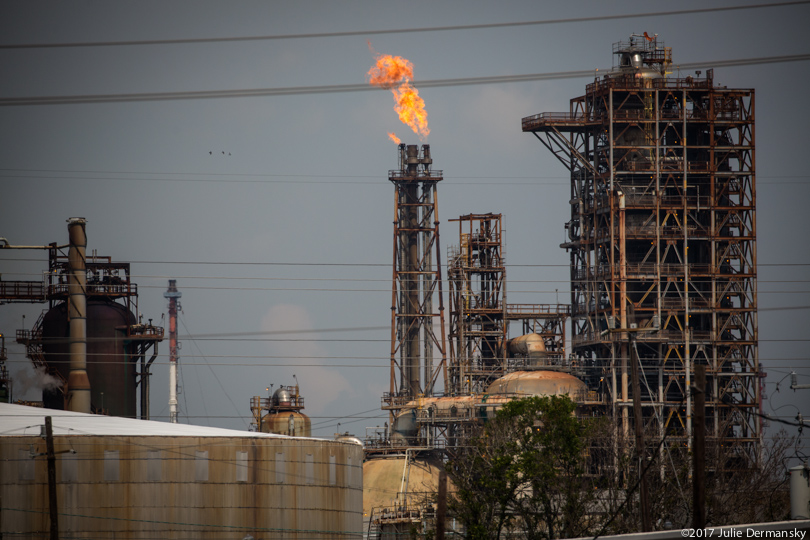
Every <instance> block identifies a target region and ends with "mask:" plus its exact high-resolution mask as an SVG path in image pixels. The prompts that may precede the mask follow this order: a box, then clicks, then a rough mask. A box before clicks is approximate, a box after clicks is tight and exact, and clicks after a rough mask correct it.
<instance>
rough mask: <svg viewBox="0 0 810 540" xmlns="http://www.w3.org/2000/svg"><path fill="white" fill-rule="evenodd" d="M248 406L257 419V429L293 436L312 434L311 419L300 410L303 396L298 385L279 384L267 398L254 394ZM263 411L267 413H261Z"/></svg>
mask: <svg viewBox="0 0 810 540" xmlns="http://www.w3.org/2000/svg"><path fill="white" fill-rule="evenodd" d="M250 408H251V411H252V412H253V417H254V418H256V419H257V420H258V421H257V422H256V423H257V426H256V427H257V430H258V431H261V432H263V433H277V434H279V435H289V436H295V437H309V436H311V434H312V420H310V418H309V416H307V415H306V414H304V413H302V412H301V410H302V409H303V408H304V398H303V397H302V396H301V395H300V393H299V391H298V385H295V386H280V387H279V388H278V390H276V391H275V392H274V393H273V395H272V397H270V398H269V399H263V398H261V397H260V396H254V397H253V399H252V400H251V406H250ZM264 411H267V414H263V412H264Z"/></svg>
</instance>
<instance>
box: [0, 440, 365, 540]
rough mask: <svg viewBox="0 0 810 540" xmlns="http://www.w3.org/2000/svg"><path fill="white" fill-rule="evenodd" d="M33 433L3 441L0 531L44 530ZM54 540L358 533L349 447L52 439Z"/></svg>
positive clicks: (43, 491)
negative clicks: (55, 511) (56, 538)
mask: <svg viewBox="0 0 810 540" xmlns="http://www.w3.org/2000/svg"><path fill="white" fill-rule="evenodd" d="M32 448H33V451H34V453H35V454H38V453H44V452H45V442H44V440H43V439H41V438H40V437H30V436H26V437H17V436H14V437H2V438H0V459H1V460H2V462H1V463H2V486H0V494H1V495H2V507H1V508H2V510H0V512H2V514H0V531H1V532H2V535H3V538H18V537H19V538H37V537H42V538H47V537H48V532H49V517H48V516H49V508H48V484H47V460H46V458H45V456H44V455H43V456H39V457H36V458H34V459H32V458H30V457H29V455H30V452H31V449H32ZM70 449H74V450H76V453H75V454H72V453H62V454H58V455H57V456H56V481H57V494H58V495H57V497H58V508H59V530H60V533H61V537H62V538H71V537H81V538H94V539H95V538H98V539H101V538H104V539H110V538H116V539H125V538H127V539H128V538H131V539H144V540H145V539H157V538H160V539H164V538H165V539H170V538H171V539H191V538H194V539H220V538H222V539H225V538H228V539H242V538H244V537H245V536H246V535H248V534H250V535H252V536H253V537H255V538H256V539H260V538H262V539H270V538H287V539H301V540H303V539H319V538H346V539H350V538H360V537H361V536H362V503H363V467H362V465H363V452H362V448H361V447H360V446H359V445H357V444H351V443H344V442H338V441H326V440H318V439H300V438H299V439H292V438H291V439H287V438H277V439H276V438H274V439H268V438H252V437H161V436H143V437H121V436H81V435H76V436H73V435H71V436H56V437H55V451H56V452H57V453H58V452H60V451H66V450H70Z"/></svg>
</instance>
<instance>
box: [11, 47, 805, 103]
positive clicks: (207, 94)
mask: <svg viewBox="0 0 810 540" xmlns="http://www.w3.org/2000/svg"><path fill="white" fill-rule="evenodd" d="M806 60H810V54H794V55H781V56H762V57H756V58H740V59H736V60H714V61H705V62H687V63H682V64H679V65H677V66H673V67H675V68H677V69H682V70H693V69H704V68H715V67H732V66H749V65H759V64H775V63H782V62H803V61H806ZM595 73H598V71H597V70H592V69H588V70H579V71H557V72H547V73H531V74H525V75H498V76H486V77H463V78H456V79H433V80H425V81H413V85H414V86H416V87H418V88H440V87H450V86H470V85H481V84H506V83H518V82H534V81H545V80H554V79H578V78H584V77H594V74H595ZM381 90H382V91H384V90H385V89H380V88H377V87H375V86H371V85H369V84H365V83H363V84H332V85H318V86H287V87H277V88H250V89H238V90H196V91H182V92H141V93H123V94H85V95H72V96H66V95H62V96H38V97H6V98H0V107H13V106H28V105H78V104H97V103H124V102H139V101H175V100H188V99H216V98H245V97H268V96H290V95H307V94H335V93H345V92H368V91H381Z"/></svg>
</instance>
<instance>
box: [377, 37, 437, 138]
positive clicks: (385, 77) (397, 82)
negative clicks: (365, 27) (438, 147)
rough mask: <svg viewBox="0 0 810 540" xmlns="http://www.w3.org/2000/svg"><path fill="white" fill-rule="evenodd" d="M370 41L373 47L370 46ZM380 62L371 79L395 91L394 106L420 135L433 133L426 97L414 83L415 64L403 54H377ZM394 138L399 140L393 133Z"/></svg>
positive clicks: (406, 122)
mask: <svg viewBox="0 0 810 540" xmlns="http://www.w3.org/2000/svg"><path fill="white" fill-rule="evenodd" d="M370 47H371V46H370V44H369V48H370ZM375 58H376V63H375V64H374V66H372V68H371V69H370V70H368V78H369V81H368V82H369V83H370V84H372V85H374V86H379V87H380V88H387V89H389V90H391V92H392V93H393V94H394V101H395V102H396V105H394V110H395V111H397V114H398V115H399V119H400V120H401V121H402V123H404V124H406V125H407V126H409V127H410V128H411V129H412V130H413V132H414V133H416V134H417V135H419V138H420V139H423V140H424V139H425V137H427V136H428V135H429V134H430V129H428V121H427V111H426V110H425V101H424V100H423V99H422V98H420V97H419V92H418V91H417V90H416V88H414V87H413V86H411V85H410V81H411V79H412V78H413V64H412V63H411V62H410V61H409V60H407V59H405V58H402V57H401V56H391V55H390V54H386V55H381V54H375ZM388 135H389V137H391V140H395V142H396V143H397V144H399V139H397V138H396V136H393V137H392V135H393V134H391V133H389V134H388Z"/></svg>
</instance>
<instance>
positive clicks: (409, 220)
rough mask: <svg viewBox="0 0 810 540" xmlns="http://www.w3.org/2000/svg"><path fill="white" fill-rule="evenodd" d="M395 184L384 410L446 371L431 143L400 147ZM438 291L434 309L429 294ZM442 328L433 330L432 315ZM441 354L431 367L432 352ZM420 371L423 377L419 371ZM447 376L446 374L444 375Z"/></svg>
mask: <svg viewBox="0 0 810 540" xmlns="http://www.w3.org/2000/svg"><path fill="white" fill-rule="evenodd" d="M399 162H400V163H399V164H400V168H399V170H392V171H389V177H388V179H389V180H390V181H391V183H393V184H394V188H395V199H394V211H395V219H394V268H393V282H392V286H391V387H390V392H389V393H388V394H387V395H386V397H385V401H386V404H385V405H386V406H384V408H386V409H390V410H393V411H396V410H398V409H399V408H401V406H402V405H403V404H404V403H407V402H408V401H411V400H412V399H414V398H416V397H418V396H419V395H430V394H432V393H433V387H434V385H435V383H436V380H437V378H438V374H439V372H440V371H442V370H444V371H446V354H445V350H446V349H445V337H444V336H445V331H444V317H443V312H444V304H443V295H442V282H441V259H440V256H439V216H438V206H437V201H436V184H438V182H440V181H441V180H442V173H441V171H433V170H431V165H432V163H433V160H432V159H431V157H430V146H429V145H423V146H422V148H421V151H420V148H419V147H418V146H417V145H405V144H400V145H399ZM437 291H438V295H439V301H438V312H435V311H434V309H433V295H434V293H436V292H437ZM437 318H438V320H439V325H440V331H439V333H438V334H437V333H436V332H435V330H434V323H435V322H436V319H437ZM434 350H437V351H438V354H439V355H440V356H441V361H440V363H439V365H438V366H434V365H433V351H434ZM421 371H424V374H425V376H424V378H425V380H424V381H422V380H421V379H422V377H421V375H420V373H421ZM445 380H446V377H445Z"/></svg>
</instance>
